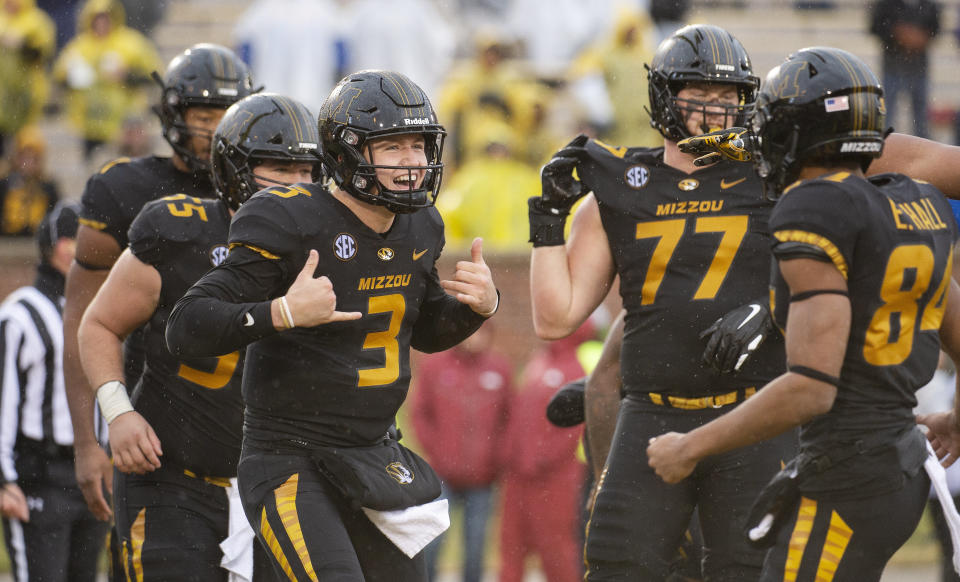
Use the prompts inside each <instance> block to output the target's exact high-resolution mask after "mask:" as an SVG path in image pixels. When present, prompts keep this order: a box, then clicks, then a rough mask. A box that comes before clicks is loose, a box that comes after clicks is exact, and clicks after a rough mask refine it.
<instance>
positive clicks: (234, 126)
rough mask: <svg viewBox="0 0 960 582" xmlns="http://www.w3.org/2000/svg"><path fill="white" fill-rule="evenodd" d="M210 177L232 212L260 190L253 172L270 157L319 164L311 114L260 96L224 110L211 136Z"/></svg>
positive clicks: (291, 102) (299, 106) (285, 100)
mask: <svg viewBox="0 0 960 582" xmlns="http://www.w3.org/2000/svg"><path fill="white" fill-rule="evenodd" d="M211 147H212V151H211V153H210V163H211V171H210V173H211V176H212V178H213V186H214V188H215V189H216V191H217V196H219V197H220V199H221V200H223V201H224V203H226V205H227V206H229V207H230V208H232V209H234V210H236V209H237V208H240V205H241V204H243V203H244V202H246V201H247V198H250V197H251V196H253V195H254V194H255V193H256V192H257V191H259V190H262V187H261V186H260V185H258V184H257V179H256V176H254V174H253V169H254V168H255V167H256V166H257V162H258V161H262V160H265V159H274V160H282V161H290V162H307V163H310V164H314V166H315V168H314V177H316V175H317V171H316V170H317V168H319V165H320V153H319V148H320V135H319V134H318V133H317V126H316V123H314V117H313V114H312V113H310V111H309V110H308V109H307V108H306V106H305V105H303V104H302V103H300V102H299V101H295V100H293V99H290V98H289V97H284V96H282V95H277V94H275V93H258V94H256V95H250V96H249V97H245V98H243V99H241V100H240V101H238V102H236V103H234V104H233V105H231V106H230V108H229V109H227V112H226V113H225V114H224V116H223V119H221V120H220V123H219V125H217V130H216V131H215V132H214V134H213V143H212V146H211Z"/></svg>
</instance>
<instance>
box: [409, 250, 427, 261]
mask: <svg viewBox="0 0 960 582" xmlns="http://www.w3.org/2000/svg"><path fill="white" fill-rule="evenodd" d="M428 250H430V249H423V250H422V251H420V252H419V253H418V252H417V249H413V260H414V261H417V260H420V257H422V256H423V255H424V253H426V252H427V251H428Z"/></svg>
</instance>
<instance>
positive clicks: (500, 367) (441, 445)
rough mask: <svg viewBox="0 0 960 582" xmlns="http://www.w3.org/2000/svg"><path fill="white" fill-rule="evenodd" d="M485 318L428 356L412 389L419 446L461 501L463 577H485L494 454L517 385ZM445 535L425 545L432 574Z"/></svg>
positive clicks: (467, 581)
mask: <svg viewBox="0 0 960 582" xmlns="http://www.w3.org/2000/svg"><path fill="white" fill-rule="evenodd" d="M493 338H494V330H493V328H492V327H491V323H490V322H489V321H487V322H486V323H484V325H483V326H482V327H481V328H480V329H478V330H477V331H476V332H475V333H474V334H473V335H472V336H470V337H469V338H467V339H466V340H464V341H463V342H462V343H460V344H459V345H457V346H455V347H453V348H451V349H449V350H446V351H444V352H439V353H435V354H429V355H426V356H424V358H423V359H422V360H421V361H420V365H419V368H418V374H417V380H416V386H415V388H414V390H413V391H412V393H411V420H412V422H413V428H414V431H415V432H416V436H417V439H418V440H419V441H420V443H421V449H422V451H423V452H424V453H425V456H426V457H427V458H428V459H429V461H430V465H431V466H432V467H433V468H434V470H435V471H436V472H437V475H439V476H440V478H441V479H442V486H443V496H444V497H446V498H447V499H448V500H450V502H451V504H459V505H461V506H462V508H463V534H464V552H463V580H464V582H480V580H481V578H482V577H483V555H484V543H485V541H486V537H487V536H486V533H487V520H488V518H489V517H490V513H491V509H492V507H493V485H494V482H495V480H496V478H497V475H498V473H499V467H498V465H497V459H498V455H499V450H498V449H499V448H500V446H501V439H502V435H503V434H504V430H505V428H506V424H507V406H508V403H509V400H510V397H511V394H512V392H513V369H512V366H511V364H510V361H509V360H508V359H507V358H506V357H505V356H503V355H501V354H499V353H498V352H496V351H495V350H494V349H493ZM445 537H446V536H442V537H440V538H438V539H436V540H434V541H433V542H432V543H431V544H430V545H429V546H427V547H426V548H425V549H424V551H425V552H426V557H427V571H428V574H429V579H430V580H434V579H435V578H436V576H435V574H436V563H437V556H438V554H439V552H440V547H441V544H442V543H443V539H444V538H445Z"/></svg>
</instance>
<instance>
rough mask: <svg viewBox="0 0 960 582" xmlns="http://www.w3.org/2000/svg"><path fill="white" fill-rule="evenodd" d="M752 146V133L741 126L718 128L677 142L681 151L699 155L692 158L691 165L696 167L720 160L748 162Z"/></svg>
mask: <svg viewBox="0 0 960 582" xmlns="http://www.w3.org/2000/svg"><path fill="white" fill-rule="evenodd" d="M753 147H754V138H753V135H751V133H750V131H749V130H747V129H746V128H743V127H729V128H727V129H718V130H716V131H711V132H709V133H705V134H703V135H695V136H693V137H688V138H686V139H683V140H680V141H679V142H677V148H678V149H679V150H680V151H681V152H683V153H685V154H693V155H697V156H700V157H698V158H697V159H695V160H693V165H694V166H698V167H702V166H709V165H710V164H714V163H716V162H719V161H720V160H730V161H733V162H749V161H750V160H752V159H753V156H752V155H751V153H750V150H751V149H752V148H753Z"/></svg>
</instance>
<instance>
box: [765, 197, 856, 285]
mask: <svg viewBox="0 0 960 582" xmlns="http://www.w3.org/2000/svg"><path fill="white" fill-rule="evenodd" d="M863 215H864V210H863V209H861V208H859V207H858V205H857V204H855V203H854V201H853V200H852V199H851V197H850V196H849V194H848V193H847V192H846V190H845V189H844V188H843V186H842V183H833V182H826V181H822V180H816V181H812V182H807V183H804V184H800V185H798V186H797V187H796V188H795V189H794V190H791V191H789V192H788V193H786V194H785V195H784V196H783V197H782V198H781V199H780V200H779V201H778V202H777V205H776V207H775V208H774V209H773V213H772V214H771V215H770V232H771V233H772V234H773V237H774V243H773V247H774V255H776V254H777V253H778V249H783V248H785V247H790V246H794V247H797V246H805V247H808V248H809V249H810V250H811V251H812V252H811V255H810V256H814V255H819V256H825V257H826V258H829V260H830V261H831V262H832V263H833V264H834V265H835V266H836V267H837V269H838V270H839V271H840V272H841V273H842V274H843V276H844V278H846V276H847V272H848V266H849V265H850V262H851V260H852V258H853V252H854V247H855V245H856V241H857V233H858V232H859V231H860V229H861V228H863Z"/></svg>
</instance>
